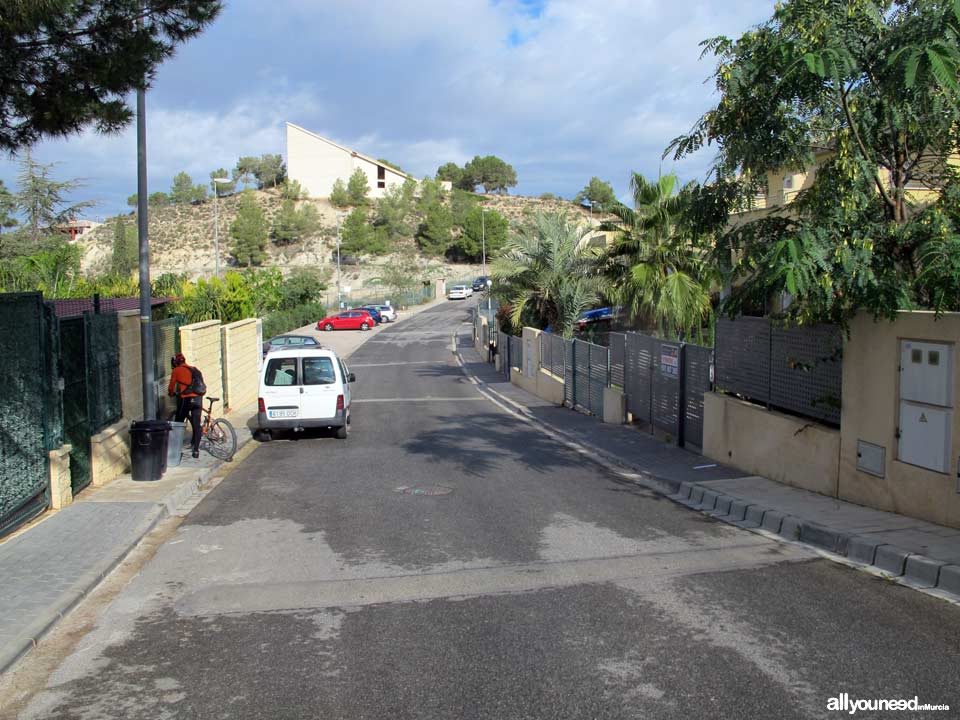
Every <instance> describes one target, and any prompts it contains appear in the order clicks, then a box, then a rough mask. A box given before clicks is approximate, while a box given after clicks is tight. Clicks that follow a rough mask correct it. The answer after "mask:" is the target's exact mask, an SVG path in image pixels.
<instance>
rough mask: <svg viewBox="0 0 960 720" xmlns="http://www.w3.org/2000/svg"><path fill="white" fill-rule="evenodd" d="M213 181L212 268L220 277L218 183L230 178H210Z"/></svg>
mask: <svg viewBox="0 0 960 720" xmlns="http://www.w3.org/2000/svg"><path fill="white" fill-rule="evenodd" d="M210 179H211V180H212V181H213V256H214V257H213V266H214V274H215V275H216V276H217V277H218V278H219V277H220V202H219V201H220V188H219V185H220V183H228V182H230V178H210Z"/></svg>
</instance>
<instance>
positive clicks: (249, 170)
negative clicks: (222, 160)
mask: <svg viewBox="0 0 960 720" xmlns="http://www.w3.org/2000/svg"><path fill="white" fill-rule="evenodd" d="M259 166H260V160H259V159H257V158H255V157H252V156H250V155H245V156H244V157H241V158H240V159H239V160H237V165H236V167H234V168H233V170H232V171H231V175H232V177H233V179H234V180H235V181H236V182H239V183H241V184H242V185H243V189H244V190H246V189H247V185H250V184H251V183H253V182H254V176H255V174H256V172H257V168H258V167H259Z"/></svg>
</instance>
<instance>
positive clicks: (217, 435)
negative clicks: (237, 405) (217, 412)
mask: <svg viewBox="0 0 960 720" xmlns="http://www.w3.org/2000/svg"><path fill="white" fill-rule="evenodd" d="M207 441H208V442H209V445H208V446H207V452H209V453H210V454H211V455H213V456H214V457H215V458H219V459H220V460H230V459H231V458H232V457H233V454H234V453H235V452H236V451H237V433H236V431H234V429H233V425H231V424H230V422H229V421H228V420H224V419H223V418H217V419H216V420H214V421H213V422H212V423H211V424H210V429H209V430H208V431H207Z"/></svg>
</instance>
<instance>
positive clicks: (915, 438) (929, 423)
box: [900, 401, 953, 473]
mask: <svg viewBox="0 0 960 720" xmlns="http://www.w3.org/2000/svg"><path fill="white" fill-rule="evenodd" d="M952 431H953V411H952V410H947V409H945V408H937V407H932V406H930V405H921V404H919V403H912V402H909V401H903V402H901V403H900V460H901V461H902V462H905V463H910V464H911V465H919V466H920V467H925V468H928V469H930V470H935V471H937V472H942V473H946V472H949V471H950V456H951V455H952V453H951V451H950V435H951V433H952Z"/></svg>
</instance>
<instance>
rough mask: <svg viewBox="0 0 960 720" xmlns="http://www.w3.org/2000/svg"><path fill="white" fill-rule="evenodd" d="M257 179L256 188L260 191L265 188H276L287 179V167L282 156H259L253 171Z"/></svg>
mask: <svg viewBox="0 0 960 720" xmlns="http://www.w3.org/2000/svg"><path fill="white" fill-rule="evenodd" d="M253 176H254V177H255V178H256V179H257V187H258V188H260V189H261V190H262V189H263V188H266V187H277V185H279V184H280V183H282V182H283V181H284V179H285V178H286V177H287V166H286V165H285V164H284V162H283V156H282V155H270V154H267V155H261V156H260V159H259V160H258V161H257V165H256V167H255V168H254V170H253Z"/></svg>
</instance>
